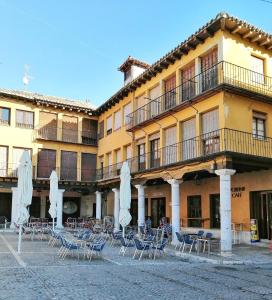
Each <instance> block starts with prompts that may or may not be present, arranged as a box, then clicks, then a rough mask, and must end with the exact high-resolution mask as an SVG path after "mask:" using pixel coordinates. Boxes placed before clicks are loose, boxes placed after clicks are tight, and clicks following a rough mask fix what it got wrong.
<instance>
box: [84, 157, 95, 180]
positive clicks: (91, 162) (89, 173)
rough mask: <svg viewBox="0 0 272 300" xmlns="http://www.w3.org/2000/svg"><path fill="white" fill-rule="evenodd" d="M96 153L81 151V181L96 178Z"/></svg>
mask: <svg viewBox="0 0 272 300" xmlns="http://www.w3.org/2000/svg"><path fill="white" fill-rule="evenodd" d="M95 169H96V154H92V153H81V181H93V180H94V179H95Z"/></svg>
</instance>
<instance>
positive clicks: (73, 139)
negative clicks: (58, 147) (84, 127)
mask: <svg viewBox="0 0 272 300" xmlns="http://www.w3.org/2000/svg"><path fill="white" fill-rule="evenodd" d="M62 138H63V141H64V142H69V143H77V142H78V120H77V118H76V117H71V116H63V119H62Z"/></svg>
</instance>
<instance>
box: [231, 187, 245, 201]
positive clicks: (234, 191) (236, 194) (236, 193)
mask: <svg viewBox="0 0 272 300" xmlns="http://www.w3.org/2000/svg"><path fill="white" fill-rule="evenodd" d="M245 189H246V188H245V187H244V186H238V187H233V188H231V196H232V198H241V197H242V193H243V192H244V191H245Z"/></svg>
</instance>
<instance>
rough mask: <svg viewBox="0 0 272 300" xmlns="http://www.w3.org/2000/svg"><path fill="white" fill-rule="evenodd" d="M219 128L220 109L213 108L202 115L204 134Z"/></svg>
mask: <svg viewBox="0 0 272 300" xmlns="http://www.w3.org/2000/svg"><path fill="white" fill-rule="evenodd" d="M218 129H219V113H218V109H215V110H211V111H209V112H207V113H204V114H203V115H202V134H206V133H209V132H212V131H215V130H218Z"/></svg>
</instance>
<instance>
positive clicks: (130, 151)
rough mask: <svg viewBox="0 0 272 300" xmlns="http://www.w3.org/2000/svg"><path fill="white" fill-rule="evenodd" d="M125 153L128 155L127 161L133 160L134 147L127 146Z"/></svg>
mask: <svg viewBox="0 0 272 300" xmlns="http://www.w3.org/2000/svg"><path fill="white" fill-rule="evenodd" d="M125 153H126V159H127V160H129V159H131V158H132V147H131V145H127V146H126V151H125Z"/></svg>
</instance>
